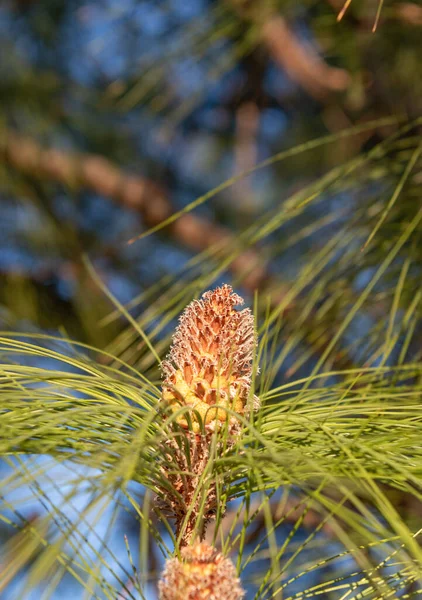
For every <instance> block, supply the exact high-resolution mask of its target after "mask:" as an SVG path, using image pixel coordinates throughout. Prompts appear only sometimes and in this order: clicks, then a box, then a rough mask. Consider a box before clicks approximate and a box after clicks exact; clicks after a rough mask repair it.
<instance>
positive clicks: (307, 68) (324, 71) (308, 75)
mask: <svg viewBox="0 0 422 600" xmlns="http://www.w3.org/2000/svg"><path fill="white" fill-rule="evenodd" d="M262 40H263V42H264V44H265V45H266V47H267V48H268V50H269V51H270V53H271V55H272V57H273V59H274V60H275V61H276V62H277V63H278V64H279V65H280V66H281V67H282V68H283V69H284V71H285V72H286V73H287V74H288V75H289V77H290V78H291V79H292V80H293V81H295V82H296V83H298V84H299V85H300V86H301V87H302V88H303V89H304V90H306V91H307V92H308V93H309V94H310V95H311V96H313V97H314V98H316V99H318V100H323V99H324V98H325V97H326V96H327V95H328V94H330V93H332V92H341V91H344V90H345V89H346V88H347V87H348V85H349V83H350V75H349V74H348V73H347V71H345V70H344V69H338V68H335V67H331V66H329V65H328V64H327V63H326V62H325V61H324V60H323V59H322V58H321V57H320V56H319V55H318V54H317V53H316V52H314V51H313V50H312V48H311V47H308V46H305V44H304V43H303V42H302V41H300V40H299V39H298V38H297V37H296V36H295V34H294V33H293V31H292V30H291V29H290V28H289V27H288V25H287V23H286V21H285V19H283V18H282V17H280V16H273V17H272V18H271V19H269V20H268V21H267V22H266V23H265V24H264V25H263V26H262Z"/></svg>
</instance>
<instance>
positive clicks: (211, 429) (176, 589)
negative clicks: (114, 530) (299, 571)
mask: <svg viewBox="0 0 422 600" xmlns="http://www.w3.org/2000/svg"><path fill="white" fill-rule="evenodd" d="M239 304H243V299H242V298H241V297H240V296H238V295H237V294H235V293H234V292H233V290H232V288H231V287H230V286H229V285H223V286H222V287H220V288H217V289H215V290H213V291H210V292H206V293H205V294H204V295H203V296H202V298H201V299H200V300H195V301H194V302H191V304H189V306H188V307H187V308H186V310H185V311H184V312H183V314H182V316H181V318H180V322H179V326H178V327H177V329H176V332H175V334H174V336H173V344H172V346H171V349H170V353H169V355H168V357H167V360H166V361H164V363H163V374H164V381H163V394H162V402H163V403H165V405H166V406H168V407H170V409H171V411H173V414H174V413H175V417H174V419H173V420H172V419H170V420H169V425H168V429H167V431H168V433H169V436H168V438H167V439H166V440H165V442H164V443H163V445H162V448H161V456H162V457H163V463H162V465H161V474H162V476H163V478H164V480H165V481H164V483H162V484H161V485H160V483H158V484H157V487H158V488H159V495H158V496H159V497H158V503H157V506H158V507H159V508H160V510H161V514H162V515H163V514H166V516H167V517H168V518H170V519H172V520H174V523H175V535H176V538H177V540H178V544H179V547H180V548H182V550H181V560H179V559H178V558H172V559H169V560H168V561H167V563H166V567H165V570H164V573H163V576H162V578H161V581H160V583H159V589H160V598H161V600H217V599H218V600H219V599H222V600H240V599H241V598H243V596H244V592H243V590H242V588H241V587H240V584H239V579H238V578H237V575H236V571H235V568H234V566H233V564H232V563H231V562H230V560H229V559H228V558H225V557H224V556H223V555H222V554H220V553H219V552H217V550H215V549H214V548H212V547H211V546H209V545H208V544H205V543H203V542H199V543H198V541H197V539H198V538H199V540H203V539H204V536H205V530H206V527H207V524H208V523H209V521H210V520H211V519H212V518H213V516H214V515H215V513H216V510H217V508H219V510H220V514H222V513H224V507H223V506H218V505H217V502H218V498H219V497H220V498H221V494H220V495H219V494H217V488H216V481H215V479H214V475H213V470H212V468H208V467H209V466H212V461H213V460H214V456H215V453H216V454H217V455H222V454H223V453H224V452H226V451H227V450H229V449H230V448H232V447H233V445H234V444H235V440H236V439H238V436H239V435H240V433H241V426H240V422H239V416H247V415H248V413H249V412H250V411H251V409H255V408H257V406H258V403H259V401H258V398H257V397H256V396H252V394H251V380H252V361H253V358H254V351H255V348H256V345H257V338H256V333H255V328H254V319H253V316H252V314H251V311H250V310H249V309H244V310H240V311H239V310H236V309H235V308H234V307H235V306H237V305H239ZM174 421H176V422H174ZM223 425H224V426H226V427H227V433H228V435H227V436H223V435H221V432H222V427H223ZM214 436H216V437H217V439H216V440H213V438H214ZM214 442H215V443H214ZM220 485H222V486H223V487H224V481H220Z"/></svg>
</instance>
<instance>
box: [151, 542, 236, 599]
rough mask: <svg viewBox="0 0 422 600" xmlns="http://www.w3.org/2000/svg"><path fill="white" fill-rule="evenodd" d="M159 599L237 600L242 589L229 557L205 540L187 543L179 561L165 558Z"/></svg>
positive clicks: (159, 585)
mask: <svg viewBox="0 0 422 600" xmlns="http://www.w3.org/2000/svg"><path fill="white" fill-rule="evenodd" d="M158 588H159V598H160V600H217V599H218V600H241V599H242V598H243V597H244V595H245V592H244V590H243V589H242V587H241V585H240V580H239V578H238V577H237V574H236V569H235V567H234V565H233V563H232V562H231V560H230V559H229V558H226V557H225V556H223V555H222V554H221V553H220V552H218V551H217V550H216V549H215V548H213V547H212V546H210V545H209V544H207V543H205V542H200V543H197V544H195V545H193V546H187V547H185V548H183V549H182V551H181V560H179V559H178V558H171V559H169V560H167V561H166V565H165V568H164V572H163V574H162V577H161V580H160V582H159V584H158Z"/></svg>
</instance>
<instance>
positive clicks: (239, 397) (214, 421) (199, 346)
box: [162, 285, 259, 433]
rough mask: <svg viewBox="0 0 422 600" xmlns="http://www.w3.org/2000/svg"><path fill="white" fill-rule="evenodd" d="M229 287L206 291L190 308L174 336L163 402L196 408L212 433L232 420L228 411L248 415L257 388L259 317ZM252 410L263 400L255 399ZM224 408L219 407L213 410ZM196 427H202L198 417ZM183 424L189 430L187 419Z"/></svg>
mask: <svg viewBox="0 0 422 600" xmlns="http://www.w3.org/2000/svg"><path fill="white" fill-rule="evenodd" d="M239 304H240V305H241V304H243V298H241V297H240V296H238V295H237V294H235V293H234V292H233V290H232V288H231V286H229V285H223V286H222V287H219V288H216V289H215V290H213V291H209V292H206V293H205V294H203V295H202V298H201V299H200V300H194V301H193V302H191V303H190V304H189V305H188V306H187V308H186V309H185V310H184V312H183V313H182V315H181V317H180V321H179V325H178V327H177V329H176V331H175V334H174V336H173V343H172V346H171V348H170V353H169V355H168V356H167V359H166V360H165V361H164V362H163V363H162V369H163V374H164V381H163V394H162V399H163V400H164V401H166V402H168V403H169V404H170V406H171V407H172V408H173V409H174V410H175V411H176V410H178V409H180V407H181V406H184V405H187V406H191V407H192V408H193V409H194V410H195V411H197V412H198V414H199V415H200V418H201V419H202V421H203V423H204V424H205V428H206V429H207V430H208V431H213V430H214V429H215V428H216V427H218V426H220V425H221V424H222V423H225V422H226V421H227V418H228V415H227V411H226V410H225V407H226V408H228V409H230V410H232V411H235V412H236V413H239V414H242V415H245V414H247V407H248V398H249V393H250V387H251V377H252V362H253V357H254V351H255V348H256V346H257V336H256V332H255V327H254V317H253V315H252V313H251V311H250V309H249V308H246V309H244V310H241V311H238V310H235V309H234V306H236V305H239ZM252 404H253V406H252V408H253V409H256V408H257V407H258V405H259V399H258V398H257V397H256V396H253V400H252ZM215 405H218V406H219V407H218V408H217V407H216V408H212V407H213V406H215ZM190 417H191V422H192V429H193V431H194V432H195V433H198V432H199V431H200V429H201V426H200V423H199V422H198V421H199V420H198V418H196V416H195V413H194V412H192V413H191V415H190ZM178 423H179V425H181V426H182V427H184V428H186V429H187V428H188V427H189V425H188V421H187V419H186V418H185V416H181V417H180V418H179V419H178Z"/></svg>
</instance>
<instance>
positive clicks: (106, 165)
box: [0, 131, 266, 291]
mask: <svg viewBox="0 0 422 600" xmlns="http://www.w3.org/2000/svg"><path fill="white" fill-rule="evenodd" d="M2 157H3V159H5V160H6V161H7V162H8V163H9V164H10V165H11V166H13V167H14V168H15V169H18V170H19V171H21V172H23V173H26V174H28V175H31V176H32V177H35V178H38V179H49V180H51V181H56V182H59V183H61V184H62V185H64V186H67V187H69V188H71V189H81V188H87V189H91V190H94V191H95V192H97V193H98V194H101V195H103V196H106V197H109V198H111V199H112V200H114V201H115V202H116V203H118V204H121V205H123V206H125V207H126V208H128V209H130V210H133V211H135V212H137V213H138V214H139V215H140V216H141V218H142V220H143V222H144V223H145V225H146V226H147V227H153V226H154V225H158V224H159V223H161V222H162V221H163V220H165V219H166V218H167V217H169V216H170V215H171V213H172V208H171V204H170V201H169V198H168V195H167V193H166V191H165V190H164V189H163V188H162V187H161V186H159V185H157V184H156V183H154V182H153V181H151V180H149V179H147V178H144V177H140V176H137V175H131V174H128V173H125V172H124V171H123V170H121V169H119V168H118V167H117V166H116V165H115V164H113V163H112V162H110V161H109V160H107V159H105V158H103V157H102V156H99V155H95V154H72V153H68V152H65V151H63V150H58V149H45V148H43V147H42V146H41V145H40V144H39V143H38V142H36V141H34V140H32V139H30V138H28V137H25V136H22V135H20V134H17V133H14V132H11V131H9V132H7V133H6V135H4V138H3V140H2V143H1V146H0V159H1V158H2ZM167 230H168V231H169V233H170V234H171V235H172V237H173V238H174V239H175V240H176V241H177V242H179V243H181V244H183V245H184V246H185V247H187V248H189V249H190V250H194V251H196V252H201V251H202V250H206V249H207V248H209V247H211V246H213V245H215V244H220V245H221V247H222V248H224V247H228V246H230V245H232V246H233V245H235V237H234V236H233V234H232V233H231V232H230V230H228V229H226V228H224V227H220V226H219V225H216V224H213V223H210V222H209V221H208V220H206V219H202V218H201V217H198V216H196V215H193V214H191V213H189V214H185V215H182V216H181V217H180V218H179V219H177V220H176V221H175V222H174V223H173V224H172V225H170V226H169V227H168V228H167ZM229 268H230V269H231V271H232V273H233V274H234V275H235V276H239V277H242V283H243V285H244V286H245V288H246V289H249V290H250V291H253V290H255V289H256V288H258V287H261V286H262V284H263V282H264V280H265V277H266V271H265V267H264V261H263V259H262V257H260V255H259V253H258V252H256V251H255V250H253V249H248V250H246V251H244V252H240V253H239V254H238V256H237V257H236V258H234V260H233V261H232V263H231V265H230V267H229Z"/></svg>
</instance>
